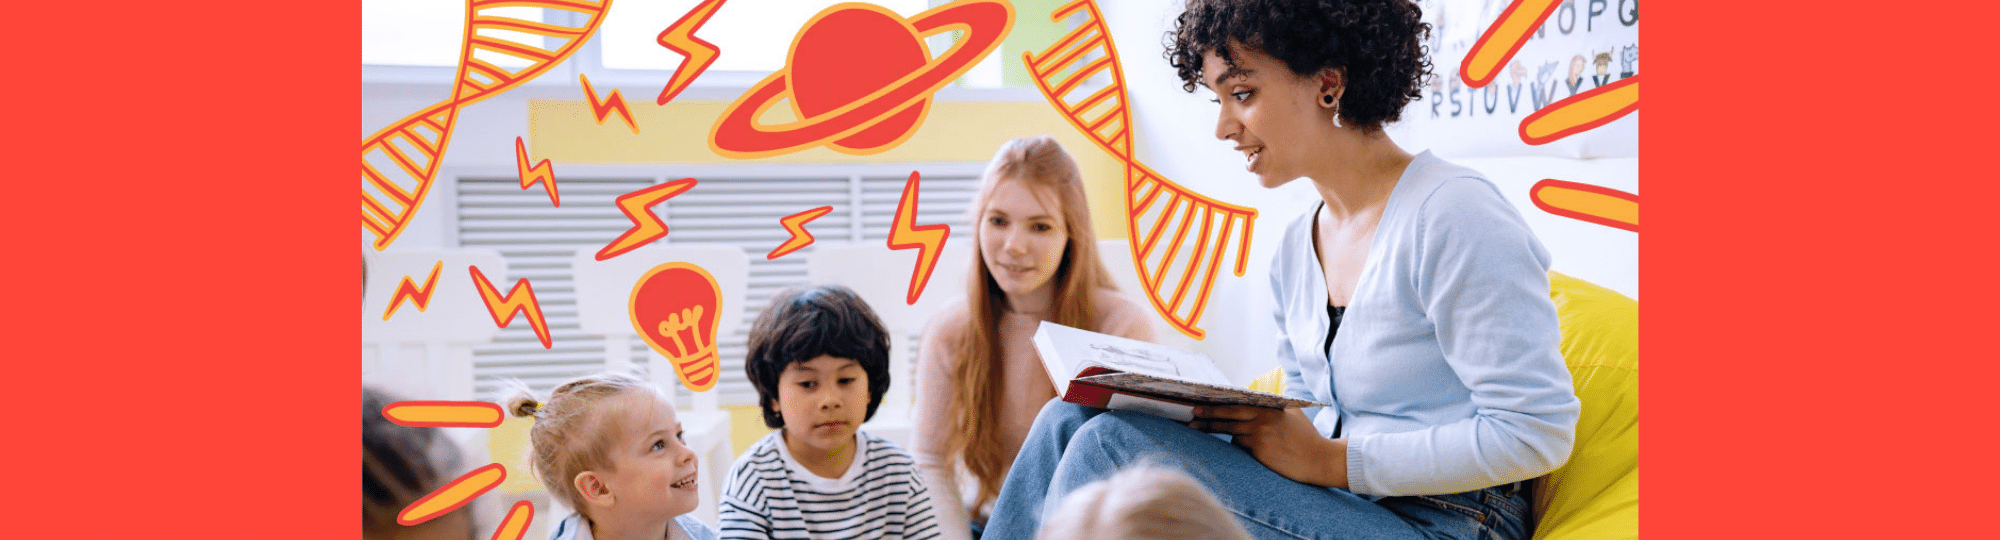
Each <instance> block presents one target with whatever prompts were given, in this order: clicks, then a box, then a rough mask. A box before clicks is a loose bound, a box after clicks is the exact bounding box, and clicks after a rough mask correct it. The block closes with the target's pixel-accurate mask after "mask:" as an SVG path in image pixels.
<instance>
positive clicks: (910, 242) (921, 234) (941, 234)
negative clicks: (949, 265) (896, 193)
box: [889, 171, 951, 304]
mask: <svg viewBox="0 0 2000 540" xmlns="http://www.w3.org/2000/svg"><path fill="white" fill-rule="evenodd" d="M916 221H917V171H910V180H909V181H908V182H904V183H903V198H902V200H901V201H898V202H897V203H896V217H895V219H894V221H891V222H890V226H889V249H910V248H921V249H922V250H923V251H919V252H917V267H916V269H915V270H914V271H913V272H911V273H910V295H909V298H908V299H906V300H904V302H905V303H908V304H915V303H917V298H919V297H922V296H923V295H924V285H926V284H928V283H930V281H931V269H932V268H934V267H936V266H937V259H938V253H939V252H940V251H943V250H944V241H945V239H946V238H949V237H950V236H951V225H947V224H943V223H932V224H930V225H921V226H920V225H917V224H916Z"/></svg>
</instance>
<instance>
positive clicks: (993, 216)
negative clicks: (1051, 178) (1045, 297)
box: [979, 179, 1069, 297]
mask: <svg viewBox="0 0 2000 540" xmlns="http://www.w3.org/2000/svg"><path fill="white" fill-rule="evenodd" d="M999 182H1000V183H999V185H996V186H994V188H993V196H992V197H991V198H990V199H988V200H987V201H986V208H985V210H983V211H981V213H980V215H979V250H980V252H981V253H982V254H983V255H984V258H985V259H986V271H987V272H988V273H990V274H992V275H993V281H994V282H996V283H998V284H999V285H1000V290H1001V291H1002V292H1005V293H1007V296H1009V297H1019V296H1023V295H1027V294H1030V293H1038V292H1041V291H1042V290H1043V289H1044V288H1047V287H1051V286H1052V285H1051V283H1053V282H1054V279H1053V278H1054V277H1055V275H1056V270H1057V269H1059V268H1061V267H1062V262H1063V252H1064V251H1065V250H1067V249H1068V248H1069V228H1068V227H1067V225H1068V224H1067V223H1064V222H1063V217H1062V212H1061V211H1059V210H1058V209H1057V208H1056V207H1055V205H1054V203H1055V201H1056V197H1055V194H1054V193H1048V192H1047V190H1042V189H1036V188H1035V187H1033V186H1029V185H1028V184H1027V183H1026V182H1022V181H1018V180H1014V179H1001V180H999Z"/></svg>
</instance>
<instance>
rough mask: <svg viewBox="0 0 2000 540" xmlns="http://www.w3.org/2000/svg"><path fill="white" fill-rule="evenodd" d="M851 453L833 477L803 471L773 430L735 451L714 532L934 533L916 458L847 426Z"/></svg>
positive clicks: (747, 535) (820, 538) (743, 536)
mask: <svg viewBox="0 0 2000 540" xmlns="http://www.w3.org/2000/svg"><path fill="white" fill-rule="evenodd" d="M855 445H856V446H855V454H854V455H855V460H854V462H853V464H852V465H849V466H848V468H847V472H846V473H844V474H841V476H840V478H837V479H835V478H823V477H820V476H819V475H816V474H813V473H812V472H810V471H807V470H806V468H805V467H804V466H803V465H800V464H799V462H798V460H797V459H794V458H793V457H792V455H791V452H789V451H787V450H786V449H785V439H784V435H783V432H782V431H774V432H772V433H771V434H770V435H765V436H764V438H762V439H759V440H758V441H757V444H754V445H751V446H750V449H749V450H747V451H745V452H743V455H742V456H741V457H738V458H736V463H734V464H731V465H730V467H729V485H728V486H726V487H724V488H723V490H722V500H721V505H720V506H721V519H720V523H719V524H718V527H716V528H717V529H719V530H720V532H721V533H722V538H724V539H725V540H727V539H740V540H764V539H781V538H810V539H816V540H850V539H881V540H893V539H910V540H928V539H934V538H937V537H938V536H939V534H940V530H939V529H938V522H937V518H936V516H935V515H933V513H932V511H931V496H930V491H929V490H928V489H926V488H925V487H924V483H923V480H922V479H921V478H920V477H919V475H918V474H917V467H916V459H915V458H913V457H911V455H910V452H909V451H907V450H904V449H903V447H901V446H897V445H896V444H895V443H892V442H889V441H887V440H883V439H881V438H879V437H876V436H873V435H869V434H867V433H865V432H857V433H856V434H855Z"/></svg>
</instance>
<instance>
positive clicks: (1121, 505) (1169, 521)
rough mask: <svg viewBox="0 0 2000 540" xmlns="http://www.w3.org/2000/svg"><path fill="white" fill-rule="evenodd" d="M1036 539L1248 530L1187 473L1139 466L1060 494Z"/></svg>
mask: <svg viewBox="0 0 2000 540" xmlns="http://www.w3.org/2000/svg"><path fill="white" fill-rule="evenodd" d="M1038 538H1040V539H1041V540H1057V539H1069V538H1121V539H1126V540H1250V534H1249V533H1248V532H1245V531H1244V530H1243V526H1242V525H1240V524H1238V523H1237V522H1236V516H1233V515H1230V513H1229V510H1228V509H1225V508H1223V506H1222V502H1221V501H1218V500H1216V498H1215V495H1212V494H1210V493H1209V492H1208V489H1207V488H1205V487H1202V485H1201V483H1200V482H1197V481H1195V479H1194V478H1193V477H1190V476H1188V475H1187V473H1184V472H1181V471H1180V470H1179V469H1173V468H1168V467H1161V466H1156V465H1144V464H1142V465H1136V466H1133V467H1131V468H1128V469H1125V470H1124V471H1120V472H1119V473H1118V474H1116V475H1112V476H1111V477H1110V478H1105V479H1103V480H1098V481H1096V482H1091V483H1090V484H1088V485H1085V486H1083V487H1080V488H1077V489H1076V491H1072V492H1070V493H1069V495H1067V496H1064V497H1063V500H1062V506H1061V507H1059V508H1057V509H1056V511H1055V513H1054V514H1051V515H1050V516H1049V517H1048V520H1047V521H1046V522H1044V523H1043V524H1042V532H1041V534H1040V535H1038Z"/></svg>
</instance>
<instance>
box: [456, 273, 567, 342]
mask: <svg viewBox="0 0 2000 540" xmlns="http://www.w3.org/2000/svg"><path fill="white" fill-rule="evenodd" d="M467 268H469V269H471V271H472V285H473V286H474V288H477V289H479V299H480V300H482V301H484V302H486V312H487V313H490V314H492V315H493V324H494V325H496V326H499V327H501V328H506V327H507V326H508V325H511V324H513V323H514V316H515V315H516V314H519V315H523V316H526V317H527V318H528V325H529V326H531V327H533V328H534V329H535V337H536V338H539V339H541V341H542V348H544V349H549V348H554V342H552V341H550V339H549V322H548V320H547V319H545V318H543V316H542V303H541V302H540V301H538V300H536V299H535V287H534V286H532V285H529V284H528V278H521V280H520V281H516V282H514V288H512V289H508V290H507V294H505V295H502V294H500V290H499V289H496V288H494V287H493V282H492V281H488V280H487V279H486V274H485V273H482V272H480V271H479V267H478V266H468V267H467ZM503 313H504V314H505V315H502V314H503Z"/></svg>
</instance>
